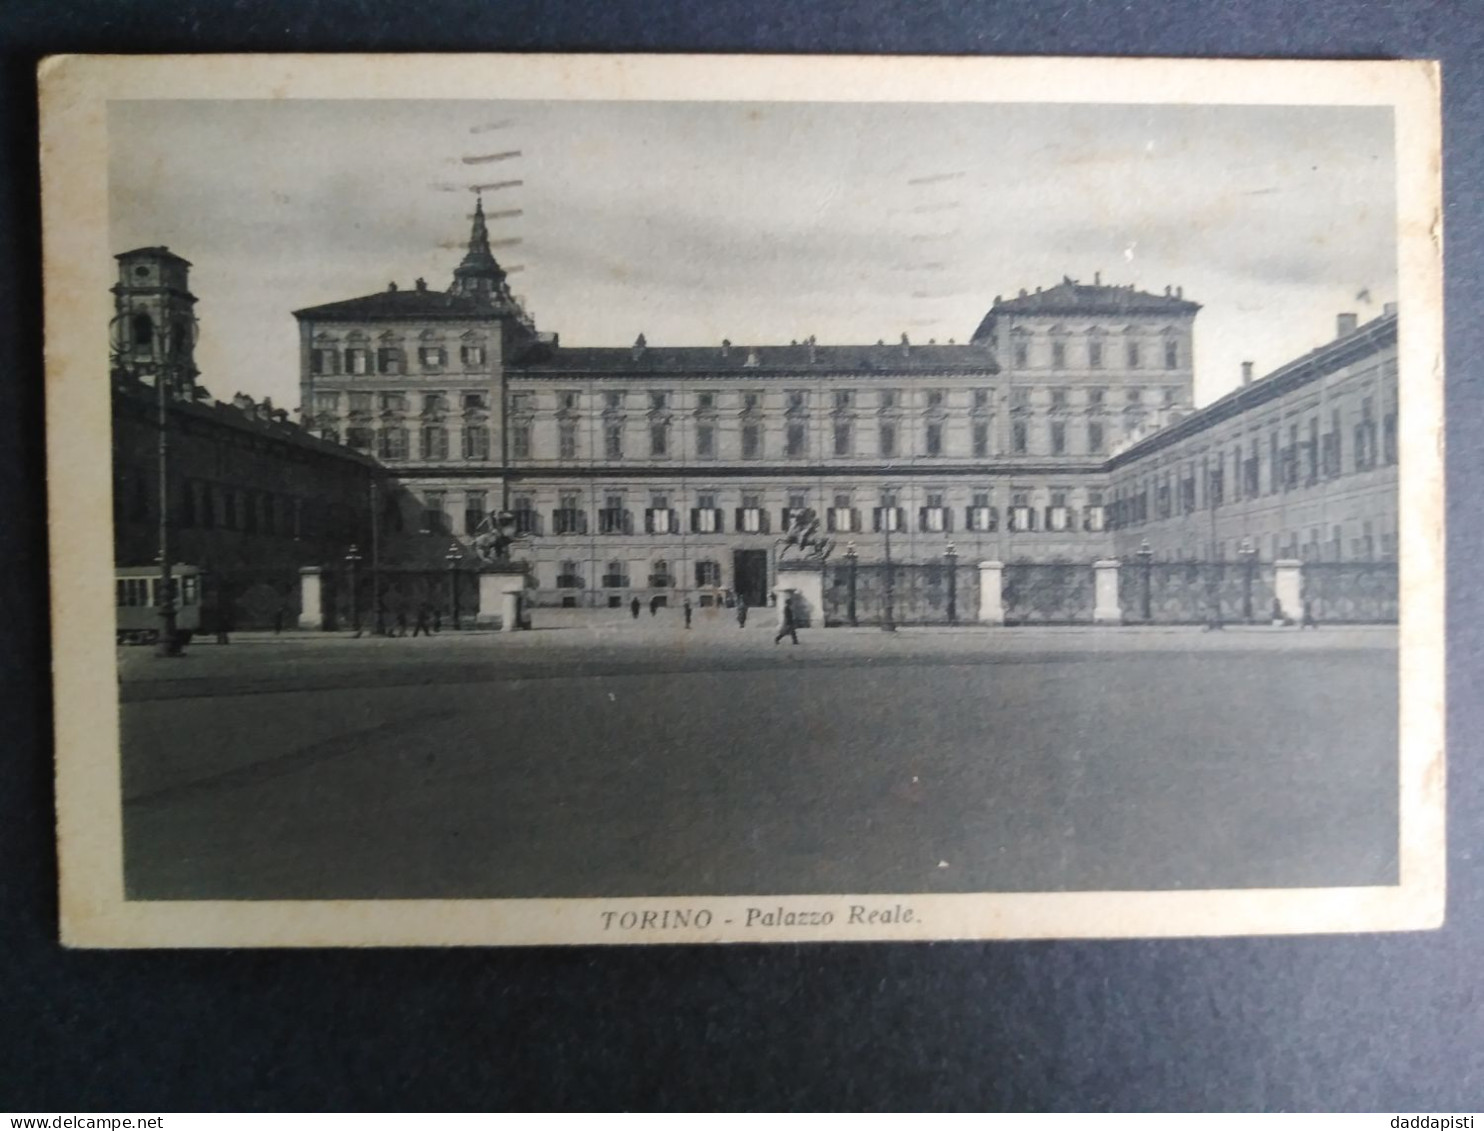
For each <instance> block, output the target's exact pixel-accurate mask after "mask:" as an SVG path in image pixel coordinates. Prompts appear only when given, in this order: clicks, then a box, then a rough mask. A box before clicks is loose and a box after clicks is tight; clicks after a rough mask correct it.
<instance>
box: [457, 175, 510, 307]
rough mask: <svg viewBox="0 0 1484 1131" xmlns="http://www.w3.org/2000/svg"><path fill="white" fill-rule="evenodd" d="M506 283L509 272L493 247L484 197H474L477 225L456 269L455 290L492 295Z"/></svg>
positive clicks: (468, 293)
mask: <svg viewBox="0 0 1484 1131" xmlns="http://www.w3.org/2000/svg"><path fill="white" fill-rule="evenodd" d="M504 282H505V272H504V271H503V270H502V269H501V268H500V265H499V264H498V263H497V262H495V254H494V252H492V251H491V250H490V233H489V228H488V227H487V226H486V225H485V220H484V196H483V194H476V195H475V198H474V226H473V228H472V229H471V230H470V232H469V250H468V251H467V252H465V254H464V260H463V262H462V263H460V264H459V265H458V266H457V267H456V268H454V272H453V292H454V293H455V294H464V295H483V296H484V297H486V298H489V297H490V296H491V295H492V294H493V293H494V292H496V291H498V290H499V288H500V287H501V285H503V284H504Z"/></svg>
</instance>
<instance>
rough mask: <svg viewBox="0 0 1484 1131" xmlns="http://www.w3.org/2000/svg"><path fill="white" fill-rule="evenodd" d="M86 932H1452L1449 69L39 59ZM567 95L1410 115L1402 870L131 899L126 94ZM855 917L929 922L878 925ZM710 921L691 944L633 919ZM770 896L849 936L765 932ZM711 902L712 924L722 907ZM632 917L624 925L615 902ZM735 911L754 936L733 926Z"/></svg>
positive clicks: (72, 832) (1134, 63)
mask: <svg viewBox="0 0 1484 1131" xmlns="http://www.w3.org/2000/svg"><path fill="white" fill-rule="evenodd" d="M39 74H40V88H41V162H42V179H43V195H42V213H43V253H44V271H45V278H44V285H45V292H46V294H45V303H46V305H45V310H46V382H47V409H48V428H47V441H48V490H49V497H50V498H49V507H50V521H51V527H50V540H51V561H52V640H53V669H54V694H55V703H56V723H55V730H56V750H57V776H56V784H57V831H58V843H59V855H60V869H61V933H62V939H63V941H64V942H65V943H66V944H67V945H69V946H79V947H218V946H220V947H230V946H410V945H523V944H537V943H654V942H664V943H686V942H694V943H700V942H782V941H789V942H800V941H823V940H833V939H841V940H848V939H898V940H901V939H1009V938H1090V937H1106V938H1120V937H1141V936H1172V935H1183V936H1191V935H1234V934H1293V933H1314V932H1338V931H1366V930H1378V931H1379V930H1406V929H1422V928H1429V927H1435V926H1438V925H1440V924H1441V923H1442V920H1443V913H1444V897H1445V879H1444V863H1445V837H1444V778H1445V773H1444V769H1445V761H1444V712H1443V694H1444V692H1443V688H1444V647H1443V641H1444V528H1443V518H1444V505H1443V499H1444V496H1443V353H1442V343H1443V285H1442V260H1441V239H1442V231H1441V228H1442V196H1441V145H1442V137H1441V114H1440V94H1439V82H1440V78H1439V72H1438V68H1437V65H1436V64H1435V63H1431V62H1426V61H1402V62H1289V61H1264V60H1255V61H1249V60H1214V61H1213V60H1163V59H1160V60H1155V59H1049V58H1019V59H979V58H964V57H945V58H903V57H896V58H890V57H882V58H868V57H839V56H832V57H807V56H798V57H764V56H755V57H744V56H642V55H627V56H623V55H609V56H603V55H584V56H562V55H500V56H488V55H486V56H467V55H436V56H435V55H400V56H392V55H358V56H352V55H346V56H304V55H282V56H134V57H125V56H70V57H57V58H52V59H48V60H46V61H45V62H43V64H42V65H41V67H40V72H39ZM249 98H250V99H263V98H283V99H357V98H378V99H417V100H429V99H567V100H668V101H778V100H782V101H790V100H809V101H820V102H840V101H873V102H990V103H994V102H1001V103H1013V102H1042V103H1052V102H1055V103H1099V102H1101V103H1204V104H1248V105H1261V104H1265V105H1325V104H1332V105H1353V106H1362V105H1365V106H1391V107H1393V108H1394V111H1395V115H1396V149H1397V152H1396V169H1397V197H1398V298H1399V304H1400V308H1401V310H1402V311H1403V315H1404V316H1403V318H1402V320H1401V322H1400V333H1399V351H1398V365H1399V386H1400V398H1401V412H1400V417H1401V429H1400V436H1399V444H1400V457H1401V458H1400V493H1401V497H1402V498H1403V499H1406V500H1407V501H1408V505H1407V506H1405V507H1403V508H1401V512H1400V516H1399V539H1400V547H1401V593H1402V616H1401V625H1400V630H1399V641H1400V670H1401V714H1400V735H1401V752H1400V753H1401V756H1400V775H1401V781H1400V787H1401V788H1400V815H1401V827H1400V843H1399V851H1400V883H1399V884H1398V885H1397V886H1395V887H1368V888H1324V889H1262V890H1232V891H1201V892H1190V891H1182V892H1173V891H1165V892H1056V893H1032V894H999V893H993V894H978V895H975V894H968V895H936V894H935V895H924V894H919V893H904V894H901V895H895V896H893V895H886V896H882V895H872V896H863V897H851V896H837V895H823V896H788V897H781V898H779V897H759V896H747V897H717V898H690V899H664V900H648V899H617V900H610V899H593V900H428V901H420V900H419V901H407V900H381V901H369V900H368V901H354V902H349V901H307V902H306V901H281V902H279V901H268V902H236V901H232V902H140V901H127V900H125V899H124V898H123V867H122V843H123V839H122V827H123V825H122V813H121V809H122V801H121V789H120V769H119V758H118V733H119V721H118V715H119V706H118V676H117V670H116V658H115V657H116V651H115V647H114V641H113V635H112V629H111V625H112V623H113V578H112V570H111V562H112V556H113V551H112V511H111V503H110V491H111V466H110V464H111V456H110V445H111V430H110V423H109V411H110V408H109V396H108V388H109V382H108V372H107V357H106V351H105V350H104V349H103V348H101V346H100V344H99V343H100V341H101V336H102V329H101V328H102V327H104V326H106V325H107V324H108V321H109V319H110V317H111V316H112V309H111V305H110V301H109V287H110V286H111V285H112V283H113V278H112V274H111V267H112V262H111V259H110V257H109V256H107V255H105V254H103V253H102V252H101V251H100V249H102V248H106V247H107V244H108V191H107V151H108V147H107V132H106V105H107V103H108V102H109V101H110V100H115V99H249ZM855 905H863V906H869V907H870V908H872V909H877V910H885V909H890V908H892V907H894V906H897V905H900V906H903V907H910V908H911V909H912V915H913V917H912V921H910V922H889V923H881V922H875V923H869V924H851V923H850V922H849V909H850V908H851V907H852V906H855ZM657 908H670V909H678V910H684V911H688V912H690V913H691V914H690V917H689V918H690V925H689V926H687V927H682V928H675V929H663V930H660V929H649V930H645V929H635V930H623V929H615V928H614V918H613V917H614V916H619V917H621V916H622V915H623V913H624V912H626V911H642V910H652V909H657ZM749 908H767V909H773V908H782V909H785V910H791V911H795V912H810V913H813V914H816V915H819V916H823V914H824V913H825V912H830V913H831V914H832V921H831V922H830V923H829V924H826V925H798V924H795V925H792V926H783V927H776V928H766V927H756V926H755V927H752V928H746V927H743V926H742V925H741V922H742V921H744V920H745V917H746V912H747V910H748V909H749ZM703 911H704V912H709V920H708V921H707V924H706V925H705V926H697V925H696V920H697V919H700V918H704V917H703V916H702V915H701V914H700V913H701V912H703ZM605 912H607V913H609V916H610V917H609V919H608V920H607V924H608V925H607V927H605V925H604V924H605V919H604V913H605ZM728 920H730V923H729V922H728Z"/></svg>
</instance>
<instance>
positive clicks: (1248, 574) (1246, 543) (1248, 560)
mask: <svg viewBox="0 0 1484 1131" xmlns="http://www.w3.org/2000/svg"><path fill="white" fill-rule="evenodd" d="M1237 553H1238V554H1240V555H1241V557H1242V619H1243V620H1244V621H1246V622H1247V623H1248V624H1251V623H1252V575H1253V571H1254V567H1256V565H1257V547H1256V546H1254V545H1253V544H1252V539H1250V538H1243V539H1242V546H1241V549H1239V550H1238V551H1237Z"/></svg>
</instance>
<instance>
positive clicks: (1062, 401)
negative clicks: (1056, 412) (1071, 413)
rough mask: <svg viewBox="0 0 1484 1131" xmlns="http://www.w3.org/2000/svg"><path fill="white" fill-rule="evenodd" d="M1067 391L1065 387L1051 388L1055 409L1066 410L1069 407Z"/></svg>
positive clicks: (1052, 405)
mask: <svg viewBox="0 0 1484 1131" xmlns="http://www.w3.org/2000/svg"><path fill="white" fill-rule="evenodd" d="M1067 401H1068V397H1067V391H1066V390H1065V389H1052V390H1051V407H1052V408H1053V409H1062V410H1065V409H1066V407H1067Z"/></svg>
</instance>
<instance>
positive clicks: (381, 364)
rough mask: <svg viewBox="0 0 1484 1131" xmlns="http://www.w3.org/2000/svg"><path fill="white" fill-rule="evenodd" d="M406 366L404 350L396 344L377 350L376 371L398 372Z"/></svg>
mask: <svg viewBox="0 0 1484 1131" xmlns="http://www.w3.org/2000/svg"><path fill="white" fill-rule="evenodd" d="M405 368H406V363H405V362H404V360H403V357H402V351H401V350H400V349H398V348H397V347H396V346H383V347H382V348H381V349H379V350H377V351H376V371H377V372H378V373H393V374H398V373H401V372H403V370H404V369H405Z"/></svg>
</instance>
